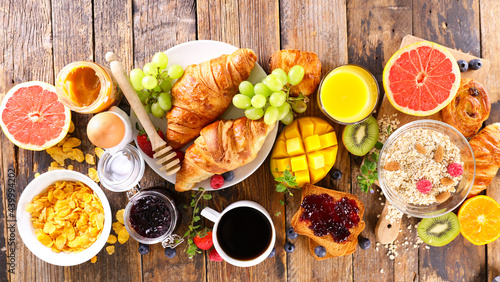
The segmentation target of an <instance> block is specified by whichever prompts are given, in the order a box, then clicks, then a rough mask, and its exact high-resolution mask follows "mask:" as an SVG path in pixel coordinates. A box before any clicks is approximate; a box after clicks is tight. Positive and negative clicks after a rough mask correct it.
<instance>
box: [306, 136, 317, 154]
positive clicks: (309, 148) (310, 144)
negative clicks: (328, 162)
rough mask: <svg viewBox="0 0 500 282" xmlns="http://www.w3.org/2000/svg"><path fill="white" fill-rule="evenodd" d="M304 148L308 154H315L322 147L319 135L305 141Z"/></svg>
mask: <svg viewBox="0 0 500 282" xmlns="http://www.w3.org/2000/svg"><path fill="white" fill-rule="evenodd" d="M304 146H305V147H306V152H308V153H309V152H314V151H316V150H318V149H319V148H320V147H321V143H320V139H319V136H318V135H312V136H309V137H307V138H305V139H304Z"/></svg>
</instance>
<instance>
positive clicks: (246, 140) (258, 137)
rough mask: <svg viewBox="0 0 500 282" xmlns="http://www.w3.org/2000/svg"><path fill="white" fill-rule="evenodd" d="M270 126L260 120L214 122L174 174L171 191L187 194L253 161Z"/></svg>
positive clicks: (207, 127) (196, 141)
mask: <svg viewBox="0 0 500 282" xmlns="http://www.w3.org/2000/svg"><path fill="white" fill-rule="evenodd" d="M273 128H274V124H272V125H267V124H266V123H264V121H263V119H260V120H250V119H248V118H246V117H241V118H239V119H236V120H219V121H216V122H214V123H212V124H210V125H208V126H206V127H205V128H203V129H202V130H201V132H200V136H199V137H198V138H197V139H196V140H195V141H194V144H193V145H191V146H190V147H189V148H188V149H187V150H186V154H185V156H184V160H183V161H182V165H181V169H180V170H179V171H178V172H177V175H176V181H175V190H177V191H181V192H182V191H187V190H191V189H193V188H194V186H195V185H196V183H198V182H200V181H203V180H205V179H207V178H209V177H211V176H212V175H214V174H222V173H224V172H227V171H230V170H234V169H236V168H238V167H240V166H243V165H245V164H247V163H249V162H251V161H253V160H254V159H255V157H256V156H257V153H258V152H259V151H260V148H261V147H262V145H263V144H264V141H265V140H266V137H267V135H268V134H269V132H271V130H273Z"/></svg>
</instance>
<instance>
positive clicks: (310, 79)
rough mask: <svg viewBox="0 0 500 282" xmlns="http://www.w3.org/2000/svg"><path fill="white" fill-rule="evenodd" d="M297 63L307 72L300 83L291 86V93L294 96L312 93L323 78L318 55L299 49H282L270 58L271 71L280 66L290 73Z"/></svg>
mask: <svg viewBox="0 0 500 282" xmlns="http://www.w3.org/2000/svg"><path fill="white" fill-rule="evenodd" d="M295 65H301V66H302V67H304V71H305V74H304V78H303V79H302V81H301V82H300V83H299V84H297V85H294V86H292V87H291V88H290V93H291V94H292V95H293V96H299V94H300V93H302V95H305V96H308V95H311V94H312V93H314V91H316V88H318V85H319V82H320V79H321V62H320V60H319V58H318V55H316V54H315V53H312V52H305V51H299V50H280V51H277V52H275V53H274V54H273V55H272V56H271V59H269V66H270V67H271V71H273V70H275V69H277V68H280V69H283V70H284V71H285V72H287V73H288V71H289V70H290V69H291V68H292V67H293V66H295Z"/></svg>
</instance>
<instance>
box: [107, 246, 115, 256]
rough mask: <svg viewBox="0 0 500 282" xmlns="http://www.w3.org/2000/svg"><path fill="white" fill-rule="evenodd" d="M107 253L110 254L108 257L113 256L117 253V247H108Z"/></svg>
mask: <svg viewBox="0 0 500 282" xmlns="http://www.w3.org/2000/svg"><path fill="white" fill-rule="evenodd" d="M106 252H108V255H112V254H113V253H114V252H115V246H107V247H106Z"/></svg>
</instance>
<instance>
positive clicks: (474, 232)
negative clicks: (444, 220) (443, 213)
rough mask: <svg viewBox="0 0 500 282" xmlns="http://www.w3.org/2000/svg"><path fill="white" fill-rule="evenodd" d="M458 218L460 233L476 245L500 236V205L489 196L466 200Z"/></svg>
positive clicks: (486, 242) (489, 241)
mask: <svg viewBox="0 0 500 282" xmlns="http://www.w3.org/2000/svg"><path fill="white" fill-rule="evenodd" d="M458 220H459V221H460V226H461V230H460V233H462V235H463V236H464V237H465V238H466V239H467V240H469V241H470V242H471V243H472V244H474V245H485V244H488V243H491V242H493V241H495V240H496V239H498V237H500V205H499V204H498V203H497V202H496V201H495V200H494V199H492V198H490V197H488V196H484V195H481V196H476V197H474V198H470V199H468V200H467V201H465V202H464V204H463V205H462V207H461V208H460V211H459V212H458Z"/></svg>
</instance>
